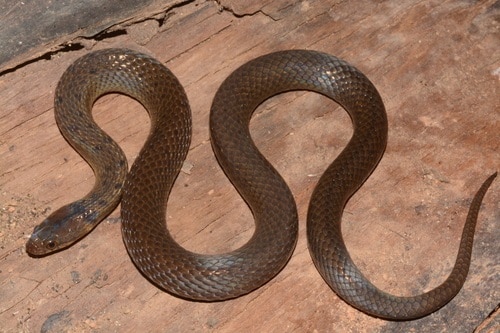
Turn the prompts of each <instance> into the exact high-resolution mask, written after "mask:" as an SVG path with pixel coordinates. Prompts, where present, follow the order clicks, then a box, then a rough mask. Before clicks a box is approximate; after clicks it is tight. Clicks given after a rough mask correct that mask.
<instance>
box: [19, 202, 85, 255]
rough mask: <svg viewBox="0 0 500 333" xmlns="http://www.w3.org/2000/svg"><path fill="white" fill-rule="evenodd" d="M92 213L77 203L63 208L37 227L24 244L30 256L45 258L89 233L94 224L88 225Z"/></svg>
mask: <svg viewBox="0 0 500 333" xmlns="http://www.w3.org/2000/svg"><path fill="white" fill-rule="evenodd" d="M89 218H90V220H91V218H92V211H87V210H85V209H84V208H83V206H82V205H81V204H79V203H78V202H74V203H71V204H69V205H66V206H63V207H61V208H59V209H58V210H56V211H55V212H54V213H52V214H50V215H49V217H47V218H46V219H45V220H43V222H42V223H40V225H37V226H36V227H35V229H34V230H33V233H32V234H31V237H30V239H29V240H28V242H27V243H26V251H27V252H28V253H29V254H30V255H32V256H45V255H48V254H51V253H53V252H56V251H59V250H62V249H64V248H67V247H69V246H71V245H72V244H73V243H75V242H76V241H78V240H79V239H80V238H82V237H83V236H85V235H86V234H87V233H89V232H90V231H91V230H92V228H93V227H94V226H95V223H94V224H92V223H89Z"/></svg>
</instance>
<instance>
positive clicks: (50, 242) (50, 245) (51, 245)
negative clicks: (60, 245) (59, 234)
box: [47, 240, 56, 250]
mask: <svg viewBox="0 0 500 333" xmlns="http://www.w3.org/2000/svg"><path fill="white" fill-rule="evenodd" d="M55 247H56V242H54V241H52V240H51V241H49V242H48V243H47V248H48V249H49V250H53V249H54V248H55Z"/></svg>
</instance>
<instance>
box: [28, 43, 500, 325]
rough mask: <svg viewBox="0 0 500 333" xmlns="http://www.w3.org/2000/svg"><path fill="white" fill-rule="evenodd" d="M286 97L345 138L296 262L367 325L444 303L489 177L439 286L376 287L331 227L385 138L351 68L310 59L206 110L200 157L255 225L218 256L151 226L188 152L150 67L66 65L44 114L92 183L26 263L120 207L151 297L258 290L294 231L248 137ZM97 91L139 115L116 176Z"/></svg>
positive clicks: (230, 90) (231, 86)
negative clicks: (269, 102)
mask: <svg viewBox="0 0 500 333" xmlns="http://www.w3.org/2000/svg"><path fill="white" fill-rule="evenodd" d="M290 90H310V91H315V92H318V93H321V94H323V95H326V96H328V97H329V98H331V99H333V100H335V101H336V102H337V103H339V104H340V105H342V106H343V107H344V108H345V109H346V110H347V112H348V113H349V115H350V117H351V119H352V122H353V126H354V134H353V136H352V138H351V140H350V141H349V143H348V145H347V146H346V148H345V149H344V150H343V151H342V153H341V154H340V155H339V156H338V157H337V159H336V160H335V161H334V162H333V163H332V164H331V165H330V166H329V167H328V169H327V170H326V171H325V173H324V174H323V176H322V177H321V178H320V180H319V182H318V185H317V187H316V189H315V190H314V192H313V195H312V198H311V201H310V206H309V211H308V217H307V237H308V242H309V250H310V253H311V256H312V258H313V261H314V263H315V265H316V267H317V268H318V270H319V272H320V273H321V275H322V276H323V278H324V279H325V281H326V282H327V283H328V284H329V285H330V287H331V288H332V289H333V290H334V291H335V292H336V293H337V294H338V295H339V296H340V297H342V298H343V299H344V300H345V301H346V302H348V303H349V304H351V305H353V306H354V307H356V308H358V309H360V310H362V311H364V312H366V313H368V314H371V315H373V316H377V317H382V318H387V319H393V320H407V319H413V318H418V317H422V316H425V315H427V314H429V313H431V312H433V311H435V310H437V309H439V308H440V307H442V306H443V305H445V304H446V303H447V302H448V301H450V300H451V299H452V298H453V297H454V296H455V295H456V294H457V293H458V291H459V290H460V289H461V287H462V285H463V283H464V281H465V278H466V275H467V273H468V269H469V263H470V255H471V251H472V241H473V236H474V229H475V225H476V219H477V215H478V211H479V208H480V205H481V201H482V199H483V196H484V195H485V193H486V191H487V189H488V187H489V185H490V184H491V182H492V181H493V179H494V178H495V176H496V173H495V174H494V175H492V176H491V177H489V178H488V179H487V180H486V181H485V183H484V184H483V185H482V186H481V188H480V190H479V191H478V193H477V194H476V196H475V197H474V199H473V201H472V204H471V208H470V211H469V215H468V217H467V221H466V223H465V227H464V231H463V235H462V240H461V243H460V248H459V252H458V257H457V261H456V263H455V266H454V268H453V271H452V272H451V274H450V276H449V277H448V278H447V279H446V280H445V281H444V282H443V283H442V284H441V285H440V286H438V287H437V288H435V289H433V290H431V291H429V292H426V293H424V294H421V295H417V296H412V297H397V296H393V295H389V294H387V293H385V292H383V291H381V290H379V289H377V288H376V287H375V286H374V285H373V284H372V283H370V281H368V280H367V279H366V278H365V277H364V276H363V274H362V273H361V272H360V271H359V269H358V268H357V267H356V265H355V264H354V263H353V261H352V260H351V258H350V256H349V253H348V252H347V249H346V246H345V244H344V241H343V239H342V233H341V218H342V213H343V209H344V206H345V204H346V203H347V201H348V199H349V198H350V197H351V196H352V195H353V194H354V193H355V192H356V191H357V189H358V188H359V187H360V186H361V185H362V184H363V182H364V181H365V180H366V179H367V178H368V176H369V175H370V174H371V172H372V171H373V170H374V169H375V167H376V165H377V164H378V161H379V160H380V158H381V157H382V155H383V153H384V150H385V146H386V141H387V131H388V129H387V117H386V112H385V109H384V104H383V102H382V99H381V98H380V96H379V94H378V92H377V90H376V89H375V87H374V86H373V85H372V83H371V82H370V81H369V80H368V79H367V78H366V77H365V76H364V75H363V74H362V73H361V72H359V71H358V70H357V69H355V68H354V67H352V66H351V65H349V64H347V63H346V62H344V61H342V60H340V59H338V58H336V57H333V56H330V55H327V54H324V53H319V52H313V51H304V50H294V51H283V52H276V53H271V54H268V55H265V56H263V57H259V58H257V59H255V60H252V61H250V62H248V63H246V64H245V65H243V66H242V67H240V68H239V69H237V70H236V71H235V72H233V73H232V74H231V75H230V76H229V77H228V78H227V79H226V80H225V81H224V83H223V84H222V85H221V87H220V88H219V90H218V92H217V94H216V96H215V98H214V101H213V105H212V109H211V114H210V130H211V140H212V146H213V150H214V151H215V154H216V156H217V159H218V161H219V163H220V164H221V166H222V168H223V169H224V171H225V173H226V174H227V176H228V177H229V179H230V180H231V182H232V183H233V184H234V186H235V187H236V188H237V189H238V191H239V193H240V194H241V196H242V197H243V198H244V199H245V201H246V202H247V203H248V205H249V207H250V209H251V211H252V213H253V215H254V218H255V232H254V234H253V236H252V238H251V239H250V240H249V241H248V243H247V244H245V245H244V246H242V247H241V248H239V249H237V250H234V251H232V252H229V253H225V254H220V255H219V254H218V255H201V254H195V253H192V252H189V251H187V250H185V249H184V248H182V247H181V246H180V245H178V244H177V243H176V242H175V241H174V240H173V238H172V237H171V235H170V234H169V232H168V230H167V228H166V225H165V215H166V201H167V198H168V195H169V193H170V190H171V188H172V186H173V184H174V181H175V179H176V177H177V175H178V173H179V171H180V168H181V166H182V163H183V161H184V159H185V157H186V154H187V151H188V149H189V145H190V140H191V112H190V108H189V105H188V100H187V97H186V94H185V92H184V89H183V88H182V86H181V84H180V83H179V82H178V80H177V78H176V77H175V76H174V75H173V74H172V73H171V72H170V71H169V70H168V69H167V68H165V67H164V66H163V65H162V64H161V63H160V62H158V61H157V60H155V59H153V58H151V57H150V56H147V55H144V54H141V53H138V52H135V51H131V50H125V49H108V50H102V51H97V52H93V53H90V54H88V55H86V56H84V57H82V58H80V59H78V60H77V61H76V62H75V63H74V64H73V65H71V66H70V67H69V68H68V69H67V70H66V72H65V73H64V75H63V77H62V78H61V80H60V82H59V84H58V86H57V89H56V96H55V115H56V121H57V124H58V126H59V128H60V130H61V132H62V134H63V135H64V137H65V138H66V139H67V140H68V141H69V143H70V144H71V145H72V146H73V147H74V148H75V149H76V150H77V151H78V152H79V153H80V154H81V155H82V156H83V157H84V158H85V160H86V161H87V162H88V163H89V164H90V165H91V166H92V168H93V170H94V172H95V174H96V183H95V185H94V188H93V189H92V191H91V192H90V193H89V194H88V195H86V196H85V197H84V198H82V199H80V200H78V201H76V202H73V203H71V204H69V205H66V206H64V207H62V208H60V209H59V210H57V211H55V212H54V213H53V214H51V215H50V216H49V217H48V218H47V219H46V220H44V221H43V222H42V223H41V224H40V225H39V226H37V227H35V229H34V231H33V234H32V236H31V238H30V240H29V241H28V243H27V245H26V249H27V251H28V252H29V253H30V254H32V255H34V256H40V255H45V254H48V253H51V252H54V251H57V250H60V249H63V248H66V247H68V246H70V245H71V244H73V243H74V242H76V241H77V240H78V239H80V238H82V237H83V236H84V235H86V234H87V233H89V232H90V231H91V230H92V229H93V228H94V227H95V226H96V225H97V224H98V223H99V222H100V221H101V220H102V219H104V218H105V217H106V216H107V215H108V214H109V213H110V212H111V211H112V210H113V209H114V208H115V207H116V205H117V204H118V202H119V201H120V198H121V200H122V208H121V213H122V233H123V239H124V242H125V245H126V247H127V250H128V252H129V254H130V257H131V258H132V260H133V261H134V263H135V265H136V266H137V267H138V268H139V269H140V270H141V271H142V273H143V274H144V275H145V276H146V277H147V278H148V279H150V280H151V281H152V282H153V283H154V284H156V285H157V286H159V287H160V288H162V289H164V290H166V291H168V292H170V293H173V294H175V295H178V296H180V297H183V298H187V299H193V300H207V301H214V300H224V299H229V298H234V297H238V296H240V295H243V294H246V293H249V292H250V291H252V290H254V289H256V288H258V287H260V286H261V285H263V284H264V283H266V282H267V281H269V280H270V279H271V278H273V277H274V276H275V275H276V274H277V273H278V272H279V271H280V270H281V269H282V268H283V267H284V265H285V264H286V263H287V261H288V260H289V258H290V256H291V254H292V252H293V250H294V247H295V244H296V241H297V237H298V236H297V230H298V227H297V224H298V222H297V212H296V207H295V201H294V199H293V197H292V194H291V193H290V190H289V189H288V186H287V185H286V183H285V182H284V181H283V179H282V178H281V176H280V175H279V174H278V172H277V171H276V170H275V169H274V168H273V167H272V166H271V164H270V163H269V162H268V161H267V160H266V159H265V158H264V157H263V156H262V155H261V154H260V152H259V151H258V149H257V148H256V147H255V145H254V143H253V141H252V139H251V137H250V132H249V128H248V127H249V122H250V118H251V116H252V113H253V111H254V110H255V109H256V108H257V106H258V105H259V104H261V103H262V102H263V101H264V100H266V99H267V98H269V97H271V96H273V95H276V94H279V93H281V92H285V91H290ZM108 92H120V93H123V94H126V95H129V96H131V97H133V98H135V99H136V100H138V101H139V102H141V103H142V104H143V106H144V107H145V108H146V109H147V110H148V112H149V113H150V117H151V131H150V134H149V137H148V139H147V141H146V143H145V144H144V146H143V148H142V150H141V152H140V154H139V156H138V157H137V159H136V161H135V163H134V164H133V166H132V168H131V170H130V172H127V169H128V167H127V160H126V157H125V155H124V153H123V152H122V150H121V149H120V148H119V146H118V145H117V144H116V143H115V142H114V141H113V140H112V139H111V138H110V137H109V136H108V135H107V134H105V133H104V132H103V131H102V130H101V129H100V128H99V127H98V126H97V125H96V124H95V122H94V121H93V119H92V115H91V109H92V105H93V103H94V102H95V100H96V99H97V98H98V97H99V96H101V95H103V94H105V93H108ZM122 187H123V191H122Z"/></svg>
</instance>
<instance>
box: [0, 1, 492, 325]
mask: <svg viewBox="0 0 500 333" xmlns="http://www.w3.org/2000/svg"><path fill="white" fill-rule="evenodd" d="M246 3H248V2H245V1H229V0H228V1H220V3H216V2H213V1H208V2H206V1H193V2H187V3H186V4H185V5H183V6H178V7H177V8H175V10H174V11H172V12H170V13H169V16H168V19H167V20H166V21H165V22H164V24H163V25H162V26H161V27H159V26H158V23H159V22H158V21H157V20H150V21H148V20H146V21H144V22H141V23H139V24H136V25H132V26H130V27H128V28H127V32H128V33H127V34H121V35H119V36H116V37H115V38H108V39H105V40H102V41H98V42H96V43H93V44H92V46H89V47H88V48H86V49H81V50H78V51H73V52H67V53H58V54H55V55H54V56H53V57H52V59H51V60H40V61H37V62H33V63H31V64H29V65H27V66H24V67H22V68H19V69H18V70H16V71H13V72H10V73H7V74H4V75H3V76H0V100H1V101H2V108H1V109H0V331H1V332H39V331H40V332H138V331H142V332H145V331H148V332H472V331H473V330H474V329H476V328H478V327H479V328H478V330H477V331H478V332H495V331H497V330H498V327H499V315H498V309H497V310H495V308H496V307H497V305H498V303H499V299H500V296H499V292H498V291H499V290H500V288H499V273H500V271H499V258H500V255H499V252H500V251H499V247H498V244H499V240H500V235H499V232H498V230H499V227H500V206H499V184H500V182H499V180H498V179H497V180H496V181H495V182H494V183H493V185H492V187H491V189H490V191H489V193H488V194H487V195H486V197H485V200H484V204H483V207H482V210H481V212H480V215H479V223H478V227H477V231H476V242H475V245H474V251H473V262H472V265H471V270H470V273H469V276H468V279H467V282H466V283H465V286H464V288H463V289H462V291H461V292H460V293H459V294H458V296H457V297H456V298H455V299H453V300H452V301H451V302H450V303H449V304H448V305H447V306H445V307H444V308H442V309H441V310H439V311H437V312H436V313H434V314H432V315H430V316H428V317H425V318H422V319H419V320H416V321H412V322H388V321H384V320H380V319H376V318H372V317H370V316H367V315H365V314H363V313H361V312H359V311H357V310H355V309H354V308H352V307H351V306H349V305H348V304H346V303H344V302H343V301H342V300H340V299H339V298H338V297H337V296H336V295H335V293H333V292H332V291H331V290H330V289H329V287H328V286H327V285H326V283H325V282H324V281H323V280H322V279H321V277H320V275H319V274H318V272H317V271H316V269H315V267H314V265H313V263H312V261H311V259H310V256H309V253H308V250H307V242H306V234H305V217H306V212H307V204H308V200H309V197H310V195H311V192H312V190H313V188H314V186H315V184H316V181H317V180H318V178H319V176H320V175H321V173H322V171H323V170H324V169H325V168H326V166H327V165H328V164H329V163H330V161H332V160H333V159H334V158H335V156H336V155H337V154H338V153H339V152H340V151H341V149H342V147H344V146H345V144H346V143H347V141H348V139H349V137H350V135H351V133H352V128H351V126H350V121H349V118H348V116H347V114H346V113H345V112H344V111H343V110H342V109H341V108H339V107H337V106H336V104H335V103H333V102H331V101H329V100H327V99H326V98H324V97H322V96H319V95H316V94H313V93H305V92H295V93H287V94H284V95H281V96H277V97H274V98H272V99H270V100H269V101H267V102H265V103H264V104H263V105H262V106H261V107H260V108H259V109H258V110H257V111H256V114H255V116H254V118H253V120H252V135H253V137H254V140H255V141H256V144H257V146H258V147H260V149H261V150H262V152H263V153H264V154H265V155H266V156H267V157H268V158H269V159H270V161H271V162H272V163H273V164H274V165H275V166H276V168H277V169H278V170H279V171H280V172H281V173H282V175H283V176H284V178H285V180H286V181H287V182H288V184H289V186H290V188H291V190H292V192H293V193H294V196H295V199H296V201H297V205H298V211H299V217H300V236H299V240H298V244H297V247H296V249H295V252H294V255H293V257H292V258H291V260H290V262H289V263H288V265H287V266H286V267H285V268H284V269H283V271H282V272H281V273H280V274H279V275H278V276H277V277H276V278H274V279H273V280H272V281H270V282H269V283H268V284H266V285H265V286H263V287H262V288H260V289H258V290H256V291H255V292H253V293H251V294H249V295H246V296H243V297H240V298H238V299H235V300H231V301H226V302H218V303H199V302H190V301H186V300H182V299H179V298H176V297H174V296H172V295H169V294H167V293H165V292H163V291H161V290H159V289H158V288H156V287H155V286H154V285H152V284H151V283H149V282H148V281H147V280H146V279H145V278H144V277H143V276H141V274H140V273H139V272H138V270H137V269H136V268H135V267H134V265H133V264H132V262H131V260H130V258H129V257H128V255H127V253H126V250H125V247H124V245H123V242H122V240H121V234H120V223H119V220H120V219H119V208H118V209H117V210H116V211H115V212H114V213H112V214H111V216H110V217H109V218H108V219H106V220H105V221H104V222H103V223H101V225H99V226H98V227H97V228H96V229H95V230H94V231H93V232H92V233H91V234H90V235H89V236H88V237H86V238H84V239H83V240H82V241H80V242H79V243H77V244H76V245H75V246H73V247H71V248H69V249H67V250H66V251H63V252H60V253H57V254H55V255H52V256H48V257H45V258H40V259H35V258H31V257H29V256H28V255H27V254H26V252H25V250H24V244H25V242H26V240H27V238H28V237H29V235H30V234H31V231H32V230H33V227H34V226H35V225H37V224H38V223H39V222H40V221H41V220H42V219H43V218H44V217H45V216H47V215H48V214H49V213H50V212H51V211H53V210H55V209H57V208H58V207H59V206H61V205H63V204H65V203H68V202H69V201H71V200H74V199H77V198H78V197H79V196H81V195H83V194H85V193H86V191H88V190H89V189H90V188H91V187H92V184H93V176H92V171H91V169H90V168H89V167H88V166H87V165H86V163H85V162H84V161H83V160H82V159H81V158H80V157H79V156H78V154H77V153H75V152H74V151H73V150H72V149H71V148H70V147H69V146H68V145H67V143H66V142H65V141H64V139H63V138H62V137H61V135H60V133H59V132H58V129H57V127H56V125H55V121H54V116H53V93H54V89H55V86H56V84H57V81H58V79H59V77H60V76H61V74H62V73H63V71H64V70H65V69H66V68H67V66H68V65H69V64H70V63H71V62H73V61H74V60H75V59H76V58H78V57H80V56H82V55H83V54H86V53H88V52H90V51H91V50H96V49H101V48H108V47H129V48H133V49H136V50H140V51H143V52H146V53H150V54H153V55H154V56H155V57H157V58H158V59H160V60H161V61H162V62H164V63H165V64H166V65H167V66H168V67H169V68H170V69H171V70H172V71H173V72H174V73H175V74H176V75H177V76H178V78H179V80H180V81H181V82H182V84H183V85H184V87H185V89H186V92H187V94H188V97H189V99H190V103H191V108H192V111H193V140H192V145H191V150H190V152H189V155H188V158H187V162H186V167H185V168H184V171H183V172H182V173H181V174H180V175H179V178H178V179H177V182H176V184H175V188H174V189H173V191H172V194H171V197H170V199H169V203H168V208H167V210H168V211H167V223H168V227H169V230H170V232H171V233H172V234H173V236H174V237H175V239H176V240H177V241H178V242H180V243H181V244H182V245H183V246H185V247H186V248H188V249H190V250H193V251H197V252H204V253H216V252H222V251H228V250H231V249H234V248H236V247H238V246H240V245H242V244H244V243H245V241H246V240H248V239H249V237H250V236H251V234H252V228H253V222H252V217H251V214H250V212H249V211H248V209H247V207H246V205H245V204H244V202H243V201H242V200H241V199H240V198H239V197H238V195H237V193H236V191H235V190H234V189H233V188H232V187H231V184H230V183H229V181H228V180H227V179H226V178H225V177H224V175H223V172H222V171H221V170H220V169H219V167H218V164H217V162H216V160H215V158H214V157H213V154H212V150H211V147H210V141H209V133H208V113H209V108H210V103H211V100H212V97H213V95H214V94H215V91H216V89H217V88H218V86H219V85H220V83H221V82H222V80H223V79H224V78H225V77H226V76H227V75H228V74H229V73H230V72H231V71H233V70H234V69H235V68H237V67H238V66H240V65H241V64H243V63H245V62H246V61H248V60H249V59H252V58H254V57H256V56H259V55H262V54H265V53H268V52H271V51H276V50H282V49H290V48H305V49H314V50H320V51H324V52H328V53H331V54H334V55H337V56H339V57H341V58H344V59H346V60H348V61H349V62H350V63H352V64H353V65H355V66H356V67H358V68H359V69H360V70H362V71H363V72H364V73H365V74H366V75H367V76H368V77H369V78H370V79H371V80H372V82H373V83H374V84H375V85H376V87H377V88H378V90H379V92H380V93H381V95H382V97H383V99H384V101H385V104H386V109H387V113H388V118H389V143H388V146H387V150H386V153H385V155H384V158H383V159H382V161H381V163H380V165H379V167H378V168H377V170H376V171H375V172H374V174H373V175H372V177H371V178H370V179H369V180H368V181H367V182H366V183H365V185H364V186H363V187H362V189H361V190H360V191H359V192H358V193H357V194H356V195H355V196H354V197H353V198H352V200H351V201H350V202H349V204H348V205H347V207H346V211H345V213H344V221H343V233H344V237H345V239H346V242H347V246H348V248H349V250H350V251H351V253H352V256H353V258H354V260H355V262H356V263H357V264H358V265H359V266H360V268H361V269H362V271H363V272H364V273H365V274H366V276H367V277H368V278H369V279H371V280H372V281H374V283H375V284H376V285H377V286H379V287H380V288H382V289H384V290H386V291H388V292H391V293H395V294H401V295H412V294H418V293H421V292H422V291H426V290H429V289H431V288H433V287H435V286H437V285H438V284H439V283H441V282H442V281H443V280H444V279H445V277H446V276H447V274H448V273H449V272H450V270H451V267H452V265H453V262H454V260H455V255H456V252H457V247H458V243H459V237H460V234H461V230H462V226H463V222H464V220H465V216H466V212H467V209H468V205H469V203H470V199H471V198H472V196H473V194H474V193H475V191H476V190H477V189H478V188H479V186H480V184H481V183H482V181H483V180H484V179H485V178H486V177H487V176H488V175H490V174H492V173H493V172H495V171H496V170H498V169H499V166H500V163H499V161H500V159H499V142H500V141H499V134H498V133H499V132H500V124H499V119H500V111H499V110H500V107H499V106H500V105H499V104H500V103H499V98H498V96H499V78H500V49H499V45H500V43H499V37H500V34H499V29H498V28H499V26H498V20H497V18H498V16H499V14H500V13H499V12H500V9H499V6H498V2H496V1H495V0H485V1H477V2H472V1H456V0H448V1H442V0H439V1H437V0H425V1H410V0H403V1H398V2H396V1H358V2H353V1H319V0H318V1H302V2H298V1H287V0H280V1H253V2H251V5H246ZM68 42H70V41H68ZM71 42H78V40H73V41H71ZM86 45H88V44H86ZM94 115H95V118H96V119H97V121H98V123H99V124H101V125H102V126H103V127H104V128H105V130H106V131H108V132H109V133H110V134H111V135H112V136H113V138H115V139H116V140H117V141H118V142H119V143H120V145H121V146H122V147H123V148H124V150H125V152H126V153H127V156H128V157H129V160H130V161H133V159H134V157H135V156H136V155H137V153H138V151H139V149H140V147H141V145H142V143H143V142H144V139H145V137H146V135H147V133H148V129H149V127H148V126H149V120H148V116H147V113H146V112H145V111H144V109H143V108H142V107H141V106H140V105H139V104H138V103H137V102H135V101H133V100H131V99H130V98H127V97H124V96H119V95H108V96H106V97H104V98H102V99H100V100H99V101H98V102H97V103H96V105H95V107H94ZM495 311H497V312H495Z"/></svg>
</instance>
